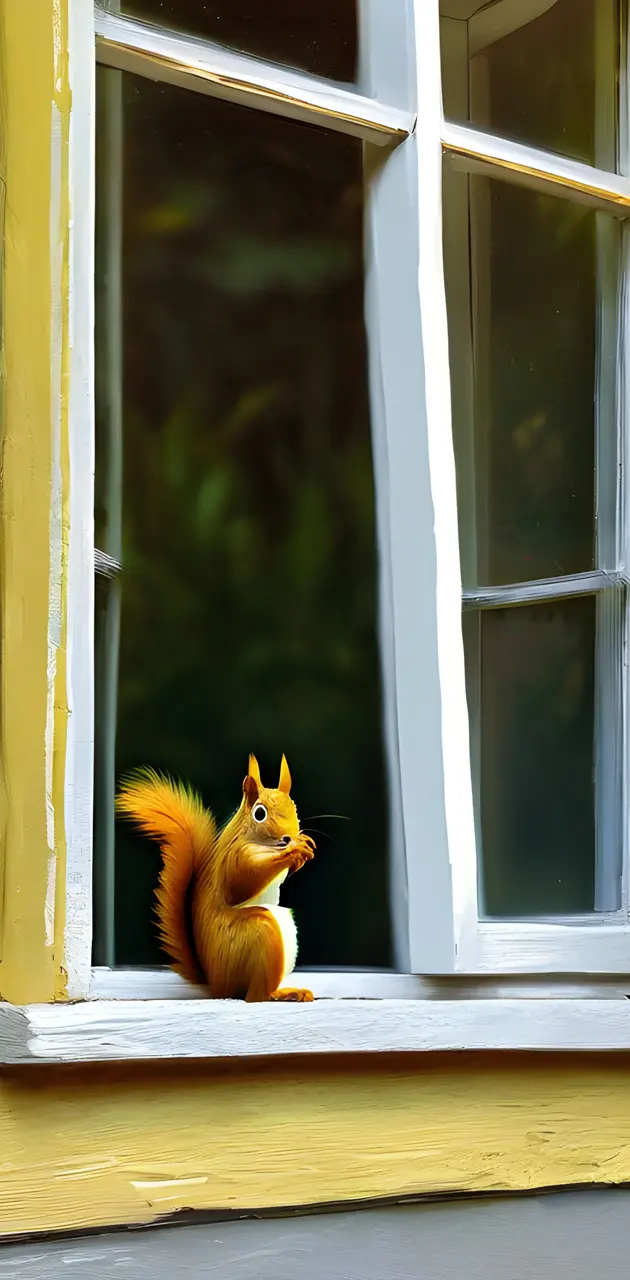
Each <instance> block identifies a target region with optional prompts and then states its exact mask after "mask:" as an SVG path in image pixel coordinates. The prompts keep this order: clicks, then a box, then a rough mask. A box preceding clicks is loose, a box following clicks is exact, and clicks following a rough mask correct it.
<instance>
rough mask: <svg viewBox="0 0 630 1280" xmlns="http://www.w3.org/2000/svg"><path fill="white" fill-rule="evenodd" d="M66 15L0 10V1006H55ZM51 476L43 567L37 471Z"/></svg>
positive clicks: (43, 7) (43, 506)
mask: <svg viewBox="0 0 630 1280" xmlns="http://www.w3.org/2000/svg"><path fill="white" fill-rule="evenodd" d="M66 27H67V0H28V3H26V2H25V0H0V86H1V87H0V113H1V118H0V135H1V137H2V155H1V157H0V164H1V165H2V171H1V177H2V180H3V183H4V184H5V189H6V200H5V202H4V257H3V271H2V332H3V349H2V358H3V366H4V367H3V374H4V378H3V401H2V431H3V439H2V508H1V515H0V591H1V604H0V613H1V618H2V664H1V675H0V680H1V708H2V779H1V781H0V909H1V911H2V916H1V918H0V992H1V994H2V996H3V997H4V998H5V999H10V1000H14V1001H15V1002H23V1001H33V1000H50V999H52V997H53V994H55V993H56V994H59V995H61V994H63V989H64V977H63V919H64V914H65V885H64V879H65V845H64V824H63V783H64V780H63V768H64V757H65V728H66V716H67V709H66V697H65V609H64V598H65V560H66V550H67V531H68V525H67V486H68V457H67V431H68V412H67V410H68V385H67V360H68V340H67V334H68V285H67V280H68V244H69V218H70V214H69V186H68V136H69V117H70V95H69V87H68V59H67V29H66ZM54 450H56V451H57V454H58V464H57V472H59V470H60V469H61V473H62V476H63V484H62V492H61V493H60V495H59V503H58V518H57V522H56V531H55V532H56V542H57V546H58V553H57V554H55V556H51V495H52V481H53V455H54Z"/></svg>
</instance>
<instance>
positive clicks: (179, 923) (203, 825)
mask: <svg viewBox="0 0 630 1280" xmlns="http://www.w3.org/2000/svg"><path fill="white" fill-rule="evenodd" d="M116 811H117V812H118V813H120V814H124V815H125V817H127V818H131V820H132V822H134V823H135V825H136V826H137V827H138V828H139V830H140V831H142V832H143V834H144V835H147V836H151V838H152V839H153V840H157V842H158V844H159V846H160V850H161V853H162V869H161V871H160V878H159V882H158V887H157V889H156V894H155V896H156V914H157V919H158V929H159V935H160V943H161V945H162V947H163V948H164V950H165V951H166V952H167V954H168V955H169V956H170V958H171V960H172V962H173V968H174V969H175V970H176V971H177V973H179V974H181V976H182V978H187V979H188V981H189V982H200V981H203V976H202V974H201V973H200V970H199V965H198V962H197V958H196V956H195V952H194V944H193V942H192V938H191V936H190V934H189V922H188V918H187V910H186V900H187V892H188V888H189V885H190V882H191V880H192V877H193V874H194V872H195V869H196V868H198V867H199V866H200V865H201V864H202V863H203V862H205V860H206V858H208V857H209V856H210V854H211V853H212V849H213V847H214V842H215V839H216V823H215V821H214V818H213V816H212V814H211V813H210V812H209V811H208V810H207V809H205V808H204V806H203V804H202V803H201V800H200V799H199V796H197V795H196V794H195V793H194V791H190V790H189V789H188V788H187V787H185V786H183V785H182V783H178V782H172V781H171V779H170V778H165V777H162V776H161V775H160V774H158V773H154V772H153V770H152V769H145V770H143V771H142V772H139V773H136V774H134V775H132V776H131V777H129V778H126V779H125V781H124V783H123V785H122V787H121V790H120V792H119V793H118V796H117V797H116Z"/></svg>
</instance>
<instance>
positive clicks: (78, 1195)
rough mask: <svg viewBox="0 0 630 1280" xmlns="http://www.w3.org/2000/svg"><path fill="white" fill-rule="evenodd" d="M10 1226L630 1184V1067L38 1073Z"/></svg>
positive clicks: (524, 1063)
mask: <svg viewBox="0 0 630 1280" xmlns="http://www.w3.org/2000/svg"><path fill="white" fill-rule="evenodd" d="M0 1173H1V1177H0V1233H16V1232H27V1231H31V1232H32V1231H45V1230H66V1229H71V1228H77V1227H89V1226H98V1225H102V1224H116V1223H129V1222H150V1221H154V1220H157V1219H159V1218H160V1216H161V1215H165V1214H170V1213H173V1212H174V1211H175V1210H177V1209H185V1208H194V1209H251V1208H270V1207H281V1206H290V1205H297V1206H299V1205H309V1204H318V1203H319V1204H323V1203H326V1202H329V1201H350V1202H351V1201H353V1200H362V1199H368V1198H372V1197H388V1196H390V1197H397V1196H413V1195H422V1194H427V1193H430V1192H446V1191H456V1192H470V1191H481V1190H483V1191H496V1190H510V1191H515V1190H531V1189H533V1188H537V1187H547V1186H557V1185H570V1184H576V1183H592V1182H600V1183H614V1182H621V1181H626V1180H629V1179H630V1060H629V1059H628V1058H625V1057H624V1058H604V1057H602V1058H598V1059H592V1058H589V1059H585V1058H575V1057H569V1056H567V1057H563V1058H556V1059H553V1058H549V1057H547V1056H542V1055H541V1056H532V1055H529V1056H511V1057H510V1056H495V1057H494V1058H490V1057H489V1056H485V1057H484V1056H481V1055H461V1056H457V1057H454V1056H448V1057H446V1056H436V1057H432V1058H430V1059H427V1060H424V1061H423V1062H422V1063H419V1062H417V1061H416V1060H413V1059H410V1058H406V1059H405V1058H402V1057H401V1058H397V1059H396V1058H393V1059H389V1060H382V1059H374V1060H371V1061H368V1062H365V1061H363V1062H362V1063H361V1064H359V1063H357V1062H351V1061H349V1060H348V1059H346V1060H343V1061H333V1062H332V1063H331V1062H329V1061H327V1062H326V1063H322V1062H319V1063H313V1062H311V1063H304V1062H299V1063H290V1062H288V1063H286V1064H284V1065H283V1066H270V1065H263V1066H261V1065H258V1066H257V1067H255V1068H254V1067H249V1068H246V1067H242V1066H241V1067H225V1066H224V1067H222V1068H220V1069H219V1068H216V1067H214V1068H213V1067H212V1066H203V1067H202V1066H198V1065H196V1064H191V1065H190V1066H188V1067H187V1068H179V1069H174V1068H172V1067H171V1068H166V1067H162V1068H155V1069H151V1070H149V1069H146V1068H145V1069H141V1068H134V1067H124V1068H111V1067H108V1068H106V1069H101V1068H98V1069H93V1070H90V1071H85V1070H84V1071H83V1072H80V1071H79V1070H78V1069H75V1068H70V1069H69V1068H57V1069H48V1068H38V1067H31V1068H25V1069H22V1070H21V1072H19V1073H8V1074H7V1075H5V1076H4V1077H3V1078H2V1080H1V1082H0Z"/></svg>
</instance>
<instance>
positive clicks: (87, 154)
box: [63, 0, 95, 999]
mask: <svg viewBox="0 0 630 1280" xmlns="http://www.w3.org/2000/svg"><path fill="white" fill-rule="evenodd" d="M69 75H70V88H71V92H72V110H71V113H70V144H69V153H70V154H69V166H70V174H69V180H70V255H69V259H70V260H69V284H68V292H69V304H68V305H69V345H70V400H69V448H70V498H69V506H70V531H69V547H68V614H67V617H68V634H67V668H66V676H67V697H68V722H67V741H66V771H65V797H64V809H65V815H64V818H65V837H66V920H65V935H64V957H63V964H64V966H65V968H66V971H67V974H68V995H69V997H70V998H71V999H77V998H79V997H83V996H86V995H87V993H88V991H89V986H90V979H91V948H92V759H93V744H94V716H93V704H94V693H93V689H94V676H93V668H94V661H93V632H94V627H93V622H92V619H93V616H94V248H93V241H94V79H95V60H94V24H93V16H92V11H91V6H90V5H88V4H86V3H85V0H70V6H69Z"/></svg>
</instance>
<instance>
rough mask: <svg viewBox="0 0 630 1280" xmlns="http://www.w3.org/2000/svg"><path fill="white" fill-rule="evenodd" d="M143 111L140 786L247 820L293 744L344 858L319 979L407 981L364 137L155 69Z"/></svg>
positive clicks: (133, 450) (127, 672) (131, 289)
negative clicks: (207, 93) (239, 809)
mask: <svg viewBox="0 0 630 1280" xmlns="http://www.w3.org/2000/svg"><path fill="white" fill-rule="evenodd" d="M110 74H112V73H109V72H100V73H99V75H100V76H103V75H105V76H107V75H110ZM114 74H117V73H114ZM122 94H123V103H122V108H123V121H124V128H123V160H124V170H123V192H124V195H123V251H122V252H123V339H124V341H123V349H124V404H123V432H122V438H123V502H122V520H123V527H122V542H123V547H122V561H123V566H124V567H123V571H122V575H121V579H120V583H121V645H120V667H119V685H118V723H117V742H116V772H117V774H118V775H120V774H121V772H124V771H126V770H128V769H130V768H134V767H136V766H138V765H139V764H143V763H144V764H149V765H153V766H154V767H156V768H159V769H161V770H166V771H168V772H170V773H173V774H175V775H178V776H181V777H183V778H184V779H187V780H188V781H189V782H190V783H191V784H193V785H194V786H195V787H197V788H199V789H200V790H201V792H202V794H203V795H204V797H205V798H206V800H207V801H208V802H209V803H212V804H213V805H214V806H215V807H216V810H217V813H218V816H219V818H220V819H221V820H223V819H224V818H226V817H227V816H228V815H229V814H230V812H231V811H232V810H233V809H234V808H235V807H236V805H237V804H238V803H239V800H240V787H241V781H242V778H243V776H244V769H245V765H246V760H247V754H248V752H249V751H250V750H253V751H255V752H256V753H257V754H258V756H259V759H260V761H261V766H262V770H263V779H265V778H269V779H271V780H273V779H275V777H276V775H277V770H278V766H279V761H280V756H281V753H282V751H286V753H287V756H288V759H289V763H290V766H291V770H292V772H293V776H294V790H295V795H296V798H297V801H298V804H299V809H300V815H301V817H302V820H303V824H304V826H305V827H306V828H307V829H308V830H311V831H313V833H314V834H315V838H316V840H317V843H318V856H317V859H316V861H315V862H314V863H313V864H312V866H309V867H307V868H306V870H305V871H304V872H302V873H301V874H300V875H299V876H296V877H295V878H294V879H292V880H290V881H289V883H288V885H287V887H286V893H285V900H286V901H287V903H288V904H289V905H293V906H294V908H295V913H296V919H297V922H298V927H299V931H300V939H301V954H300V959H301V962H302V963H303V964H317V963H320V964H321V963H323V964H331V965H343V964H357V965H362V964H367V965H370V964H373V965H386V964H388V963H389V960H390V942H389V910H388V890H387V880H388V875H387V839H386V826H387V823H386V796H385V782H384V760H383V747H382V736H381V690H380V672H379V656H378V648H377V563H376V550H375V510H374V485H373V474H372V457H371V444H370V423H369V412H368V401H367V389H366V342H365V333H364V322H363V246H362V215H363V208H362V206H363V191H362V183H363V178H362V149H361V143H360V142H359V141H357V140H354V139H350V138H346V137H343V136H342V135H341V134H327V133H325V132H324V131H320V130H316V129H312V128H310V127H308V126H304V125H298V124H294V123H291V122H286V121H282V120H280V119H279V118H277V117H275V116H268V115H265V114H264V113H259V112H252V111H248V110H246V109H243V108H240V107H234V106H231V105H226V104H222V103H219V102H218V101H214V100H211V99H210V98H206V97H202V96H198V95H196V94H193V93H189V92H186V91H184V90H180V89H176V88H173V87H169V86H166V85H160V84H154V83H152V82H151V81H149V80H146V79H140V78H135V77H133V76H128V75H123V76H122ZM100 100H101V101H104V99H103V98H101V99H100ZM103 127H104V121H103V120H102V119H101V121H100V128H101V129H102V128H103ZM105 195H106V193H105V192H104V191H103V190H102V189H101V190H100V192H99V202H100V205H101V207H102V205H103V201H104V199H105ZM101 222H102V220H101ZM99 225H101V224H99ZM101 257H102V255H101ZM101 391H103V389H101ZM99 421H102V418H101V419H99ZM103 456H106V451H102V452H101V457H103ZM97 490H98V491H99V492H102V491H103V486H102V485H101V486H97ZM98 634H99V635H102V634H104V629H103V628H100V630H99V633H98ZM103 666H104V664H103V662H102V661H101V662H100V667H99V668H98V669H102V668H103ZM105 732H106V726H104V725H103V724H102V723H101V724H99V725H98V726H97V736H99V739H100V740H102V738H103V734H104V733H105ZM98 794H99V793H98V791H97V795H98ZM322 814H324V815H331V814H335V815H343V817H344V819H345V820H343V821H342V820H340V819H332V818H330V817H321V816H315V815H322ZM102 821H103V814H102V812H101V813H99V812H98V811H97V814H96V824H97V828H98V824H99V823H101V822H102ZM116 839H117V844H116V869H117V875H116V961H117V963H119V964H137V963H142V964H149V963H160V962H162V961H163V957H162V956H161V954H160V952H159V951H158V950H157V947H156V943H155V938H154V932H153V925H152V914H151V894H152V889H153V886H154V884H155V879H156V874H157V863H158V860H157V852H156V853H155V854H153V853H152V850H151V848H150V847H149V846H148V845H147V842H146V841H137V840H135V839H134V838H133V837H132V836H131V834H130V832H129V830H128V829H127V828H125V827H123V826H122V824H121V825H120V826H119V827H118V830H117V837H116Z"/></svg>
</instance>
